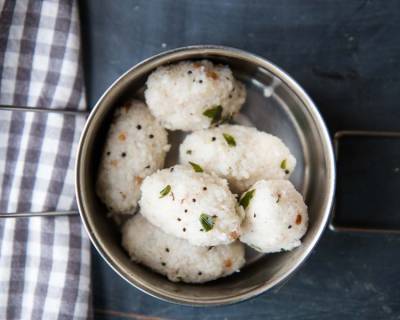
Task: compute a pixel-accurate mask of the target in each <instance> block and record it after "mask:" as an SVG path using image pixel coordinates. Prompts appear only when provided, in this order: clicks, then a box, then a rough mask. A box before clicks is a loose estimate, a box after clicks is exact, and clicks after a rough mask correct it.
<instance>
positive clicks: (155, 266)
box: [122, 214, 245, 283]
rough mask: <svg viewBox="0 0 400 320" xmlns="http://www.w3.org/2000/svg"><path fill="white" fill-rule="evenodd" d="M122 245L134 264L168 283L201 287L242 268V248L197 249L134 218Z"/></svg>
mask: <svg viewBox="0 0 400 320" xmlns="http://www.w3.org/2000/svg"><path fill="white" fill-rule="evenodd" d="M122 245H123V247H124V248H125V249H126V251H127V252H128V253H129V255H130V257H131V259H132V260H133V261H135V262H138V263H142V264H143V265H145V266H147V267H149V268H151V269H152V270H154V271H156V272H158V273H161V274H163V275H165V276H167V277H168V279H170V280H171V281H174V282H177V281H183V282H189V283H203V282H206V281H211V280H214V279H218V278H220V277H224V276H227V275H229V274H232V273H233V272H235V271H239V269H240V268H241V267H242V266H243V265H244V263H245V258H244V246H243V244H241V243H240V242H239V241H236V242H234V243H231V244H229V245H221V246H215V247H200V246H194V245H191V244H190V243H189V242H188V241H186V240H183V239H179V238H176V237H174V236H171V235H168V234H166V233H165V232H163V231H161V229H159V228H157V227H155V226H154V225H152V224H151V223H150V222H148V221H147V220H146V219H145V218H144V217H143V216H142V215H140V214H136V215H135V216H134V217H133V218H131V219H130V220H129V221H128V222H127V223H126V224H125V225H124V227H123V229H122Z"/></svg>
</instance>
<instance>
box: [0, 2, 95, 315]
mask: <svg viewBox="0 0 400 320" xmlns="http://www.w3.org/2000/svg"><path fill="white" fill-rule="evenodd" d="M0 105H14V106H30V107H43V108H66V109H71V110H78V109H80V110H83V109H84V108H85V95H84V85H83V78H82V69H81V61H80V35H79V21H78V12H77V3H76V2H75V1H73V0H70V1H69V0H59V1H56V0H45V1H39V0H17V1H16V0H0ZM84 121H85V119H84V118H82V117H75V116H62V115H59V114H52V113H49V114H43V113H32V112H29V113H24V112H17V111H12V112H10V111H0V212H15V211H18V212H20V211H28V212H29V211H45V210H71V209H76V203H75V199H74V162H75V154H76V149H77V143H78V138H79V135H80V131H81V129H82V127H83V125H84ZM90 317H91V307H90V244H89V241H88V238H87V236H86V233H85V232H84V230H83V227H82V225H81V223H80V220H79V217H78V216H73V217H57V218H54V217H49V218H44V217H36V218H19V219H10V218H8V219H0V319H87V318H90Z"/></svg>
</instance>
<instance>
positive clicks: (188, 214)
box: [139, 165, 243, 246]
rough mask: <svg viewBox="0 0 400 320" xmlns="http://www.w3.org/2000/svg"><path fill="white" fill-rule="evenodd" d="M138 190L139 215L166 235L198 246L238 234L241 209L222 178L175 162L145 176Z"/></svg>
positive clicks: (217, 242) (230, 239)
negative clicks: (166, 167) (139, 191)
mask: <svg viewBox="0 0 400 320" xmlns="http://www.w3.org/2000/svg"><path fill="white" fill-rule="evenodd" d="M141 190H142V196H141V199H140V202H139V203H140V207H141V212H142V214H143V216H144V217H145V218H146V219H148V220H149V221H150V222H151V223H152V224H154V225H155V226H157V227H159V228H161V229H162V230H163V231H164V232H166V233H168V234H170V235H173V236H175V237H178V238H182V239H186V240H188V241H189V242H190V243H191V244H193V245H198V246H215V245H221V244H229V243H231V242H233V241H234V240H236V239H237V238H238V237H239V231H240V224H241V221H242V218H243V210H242V209H241V208H239V207H238V205H237V201H236V199H235V197H234V195H233V194H232V193H231V192H230V190H229V188H228V183H227V181H226V180H225V179H222V178H219V177H217V176H216V175H211V174H208V173H204V172H195V171H194V169H193V168H192V167H190V166H181V165H177V166H174V167H171V168H168V169H164V170H160V171H158V172H156V173H154V174H152V175H151V176H148V177H147V178H146V179H145V180H144V181H143V184H142V187H141Z"/></svg>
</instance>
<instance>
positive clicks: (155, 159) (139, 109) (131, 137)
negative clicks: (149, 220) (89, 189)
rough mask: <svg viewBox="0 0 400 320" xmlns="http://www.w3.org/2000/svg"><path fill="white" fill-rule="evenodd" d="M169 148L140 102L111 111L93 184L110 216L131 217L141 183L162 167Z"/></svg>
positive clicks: (158, 127)
mask: <svg viewBox="0 0 400 320" xmlns="http://www.w3.org/2000/svg"><path fill="white" fill-rule="evenodd" d="M169 148H170V146H169V144H168V137H167V131H166V130H165V129H164V128H163V127H162V126H161V125H160V124H159V123H158V121H156V119H155V118H154V117H153V116H152V115H151V113H150V111H149V109H148V108H147V106H146V105H145V104H144V103H143V102H141V101H138V100H131V101H129V102H127V103H125V104H124V105H123V106H121V107H119V108H117V109H116V110H115V112H114V115H113V119H112V122H111V126H110V129H109V130H108V134H107V137H106V140H105V143H104V147H103V153H102V155H101V160H100V165H99V170H98V174H97V183H96V192H97V195H98V196H99V198H100V199H101V201H102V202H103V203H104V204H105V205H106V207H107V209H108V210H109V211H110V212H111V213H113V214H114V215H121V214H134V213H135V211H136V209H137V203H138V200H139V196H140V186H141V184H142V181H143V179H144V178H145V177H146V176H147V175H149V174H151V173H153V172H154V171H156V170H157V169H160V168H162V167H163V166H164V160H165V156H166V154H167V151H168V150H169Z"/></svg>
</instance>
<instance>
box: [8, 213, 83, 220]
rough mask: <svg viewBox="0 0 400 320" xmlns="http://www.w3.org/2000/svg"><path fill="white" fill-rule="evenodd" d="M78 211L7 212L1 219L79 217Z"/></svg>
mask: <svg viewBox="0 0 400 320" xmlns="http://www.w3.org/2000/svg"><path fill="white" fill-rule="evenodd" d="M78 214H79V212H78V211H42V212H6V213H0V219H1V218H29V217H58V216H73V215H78Z"/></svg>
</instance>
